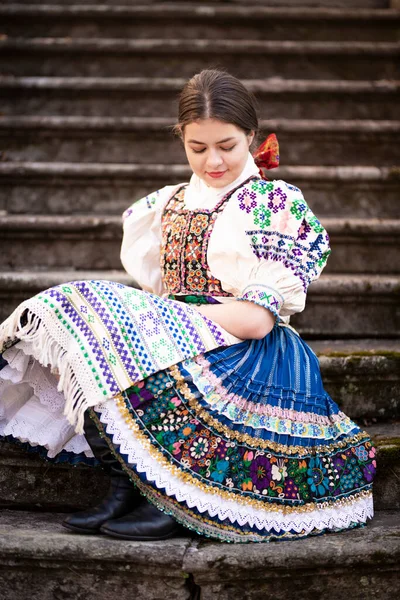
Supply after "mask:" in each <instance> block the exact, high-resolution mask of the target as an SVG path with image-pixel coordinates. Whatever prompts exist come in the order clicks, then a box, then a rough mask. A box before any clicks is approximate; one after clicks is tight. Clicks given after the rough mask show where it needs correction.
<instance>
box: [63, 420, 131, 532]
mask: <svg viewBox="0 0 400 600" xmlns="http://www.w3.org/2000/svg"><path fill="white" fill-rule="evenodd" d="M84 431H85V438H86V440H87V442H88V444H89V446H90V447H91V449H92V451H93V454H94V456H95V457H96V458H97V459H98V460H99V461H100V463H101V465H102V467H103V468H104V470H105V471H106V472H107V473H109V474H110V476H111V485H110V491H109V492H108V494H107V496H106V497H105V498H104V500H103V501H102V502H101V503H100V504H98V505H97V506H95V507H93V508H90V509H88V510H84V511H81V512H79V513H75V514H73V515H69V516H68V517H67V518H66V519H65V520H64V521H63V523H62V524H63V525H64V527H66V528H67V529H71V530H72V531H75V532H77V533H98V532H99V531H100V527H101V525H102V524H103V523H105V522H106V521H107V520H109V519H117V518H118V517H122V516H123V515H126V514H128V513H129V512H130V511H132V509H134V508H135V507H137V506H139V505H140V503H141V502H142V501H143V498H142V497H141V495H140V494H139V492H138V491H137V489H136V487H135V486H134V485H133V483H132V482H131V481H130V479H129V477H128V475H127V474H126V473H125V472H124V471H123V469H122V467H121V465H120V463H119V461H118V460H117V459H116V458H115V456H114V455H113V453H112V452H111V450H110V448H109V446H108V444H107V442H106V440H105V439H104V438H102V437H101V436H100V434H99V431H98V429H97V427H96V425H95V423H94V421H93V420H92V419H91V417H90V413H89V411H86V412H85V422H84Z"/></svg>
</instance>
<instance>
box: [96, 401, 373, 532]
mask: <svg viewBox="0 0 400 600" xmlns="http://www.w3.org/2000/svg"><path fill="white" fill-rule="evenodd" d="M95 410H96V411H97V414H98V415H99V418H100V420H101V422H102V423H103V424H104V425H105V428H106V431H107V433H108V434H109V435H110V436H112V439H113V442H114V444H116V445H118V446H119V447H120V453H121V454H123V455H125V456H127V459H128V462H129V463H130V464H132V465H134V467H135V469H136V471H137V472H138V473H143V474H145V476H146V479H147V481H148V482H151V483H152V484H154V485H155V486H156V487H157V489H159V490H161V491H162V492H163V493H164V494H166V495H167V496H170V497H173V498H175V499H176V500H177V501H178V502H181V503H185V504H186V505H187V506H188V508H195V509H197V510H198V511H199V512H200V513H202V514H203V513H208V515H209V516H210V517H211V518H213V517H217V518H218V519H220V520H225V519H228V520H229V521H230V522H231V523H236V524H237V525H239V526H243V525H249V526H251V527H256V528H257V529H258V530H260V531H262V530H264V531H267V532H270V531H272V530H275V531H296V532H298V533H301V532H303V533H305V534H308V533H311V532H313V531H315V530H318V531H323V530H325V529H331V530H335V529H346V528H349V527H351V526H354V524H361V523H365V522H366V521H367V519H370V518H372V516H373V502H372V494H368V495H367V496H365V497H359V498H357V499H353V500H352V501H338V502H337V503H336V504H335V505H333V506H332V505H323V504H319V505H316V506H315V509H313V510H310V511H304V512H303V511H301V508H300V510H299V511H298V512H296V511H287V509H286V510H285V507H282V508H281V509H280V508H279V507H278V506H277V505H273V506H272V507H271V508H269V506H268V505H267V504H266V505H265V508H264V507H263V508H262V509H256V508H254V507H253V506H250V505H246V504H241V503H239V502H237V501H235V500H227V499H225V498H223V497H222V496H221V495H219V494H218V492H217V491H216V489H215V488H213V489H212V492H211V488H210V492H206V491H204V488H203V489H200V487H198V486H196V485H195V484H193V483H189V482H187V481H184V480H183V479H182V478H179V477H177V476H176V475H174V474H173V473H172V472H171V470H169V469H168V468H166V467H165V465H162V464H161V463H160V462H158V461H157V459H156V458H154V456H151V455H150V453H149V451H148V450H147V449H146V447H145V446H144V444H143V443H142V442H141V441H140V440H139V438H138V437H136V436H135V435H134V432H133V431H132V430H131V429H130V428H129V425H128V424H127V423H126V422H125V420H124V418H123V416H122V415H121V413H120V412H119V409H118V406H117V404H116V403H115V402H114V401H111V400H109V401H107V402H105V403H103V404H101V405H98V406H97V407H95Z"/></svg>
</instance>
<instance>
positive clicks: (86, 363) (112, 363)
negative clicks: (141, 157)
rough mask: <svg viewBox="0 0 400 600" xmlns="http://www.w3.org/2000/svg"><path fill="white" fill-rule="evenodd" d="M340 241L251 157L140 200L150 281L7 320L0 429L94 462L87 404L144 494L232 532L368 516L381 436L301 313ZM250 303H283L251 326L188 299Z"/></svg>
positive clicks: (99, 285) (278, 530)
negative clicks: (363, 422)
mask: <svg viewBox="0 0 400 600" xmlns="http://www.w3.org/2000/svg"><path fill="white" fill-rule="evenodd" d="M328 255H329V242H328V235H327V233H326V232H325V230H324V228H323V227H322V225H321V223H320V222H319V221H318V220H317V218H316V217H315V216H314V215H313V213H312V212H311V210H310V209H309V207H308V206H307V203H306V202H305V200H304V198H303V196H302V193H301V191H300V190H299V189H298V188H297V187H294V186H292V185H289V184H287V183H285V182H284V181H281V180H275V181H266V180H264V179H262V178H261V176H260V173H259V170H258V167H257V166H256V165H255V163H254V160H253V158H252V157H251V155H249V157H248V161H247V164H246V166H245V168H244V170H243V172H242V174H241V175H240V177H239V178H238V179H237V180H236V181H234V182H233V183H231V184H230V185H228V186H226V187H225V188H223V189H215V188H209V187H207V186H206V185H205V183H204V182H203V181H202V180H201V179H199V178H198V177H197V176H195V175H193V176H192V178H191V180H190V183H189V184H179V185H176V186H167V187H164V188H163V189H161V190H159V191H157V192H155V193H154V194H150V195H149V196H147V197H146V198H143V199H142V200H140V201H138V202H135V204H133V205H132V207H131V208H129V209H128V210H127V211H126V212H125V214H124V239H123V244H122V253H121V257H122V262H123V265H124V267H125V268H126V270H127V271H128V273H130V274H131V275H132V276H133V278H134V279H135V280H136V282H137V283H138V284H139V285H140V287H141V288H142V290H139V289H135V288H131V287H127V286H125V285H122V284H120V283H113V282H107V281H75V282H71V283H68V284H66V285H59V286H56V287H53V288H50V289H49V290H46V291H44V292H42V293H40V294H38V295H37V296H35V297H33V298H31V299H30V300H27V301H26V302H23V303H22V304H21V305H20V306H19V307H18V308H17V309H16V310H15V311H14V313H13V314H12V315H11V316H10V317H9V318H8V319H7V320H6V321H5V322H4V323H3V324H2V325H1V326H0V348H3V359H4V361H3V368H2V369H1V370H0V434H1V435H3V436H5V437H6V439H14V440H19V441H21V442H27V443H28V444H29V445H30V446H33V447H36V448H44V449H46V453H47V457H48V458H50V459H51V458H54V459H56V460H57V459H60V458H61V459H68V460H71V461H77V460H82V459H84V460H86V461H87V462H90V460H91V456H92V455H91V452H90V448H89V447H88V445H87V443H86V440H85V437H84V436H83V435H82V431H83V429H82V424H83V413H84V411H85V410H86V409H87V408H89V407H92V408H93V409H94V411H95V412H94V414H95V421H96V424H97V425H98V427H99V429H100V430H101V431H102V432H103V433H104V435H105V436H106V439H107V440H108V441H109V443H110V447H111V448H112V449H113V452H114V453H115V456H117V457H118V459H119V460H120V461H121V463H122V464H123V466H124V469H125V470H126V472H127V473H129V475H130V477H131V479H132V480H133V481H134V482H135V483H136V485H137V486H138V488H139V489H140V491H141V492H142V494H143V495H145V496H146V497H147V499H148V500H149V501H150V502H151V503H153V504H155V505H156V506H157V507H158V508H159V509H161V510H162V511H165V512H166V513H167V514H169V515H171V516H172V517H174V519H176V520H177V521H178V522H179V523H181V524H183V525H184V526H186V527H187V528H189V529H192V530H195V531H197V532H198V533H201V534H205V535H207V536H210V537H213V538H218V539H221V540H224V541H232V542H265V541H269V540H272V539H279V540H281V539H290V538H297V537H303V536H307V535H311V534H320V533H323V532H326V531H339V530H343V529H348V528H352V527H355V526H358V525H361V524H364V523H365V522H366V521H367V519H368V518H372V516H373V504H372V479H373V476H374V472H375V466H376V463H375V449H374V448H373V446H372V444H371V440H370V438H369V437H368V435H367V434H366V433H365V432H363V431H361V430H360V428H359V427H358V426H357V425H356V424H355V423H354V422H352V421H351V420H350V419H349V418H348V417H347V416H346V415H345V414H344V413H343V412H342V411H341V410H340V409H339V407H338V406H337V405H336V404H335V403H334V402H333V400H332V399H331V398H330V397H329V396H328V394H327V393H326V392H325V391H324V388H323V385H322V382H321V377H320V371H319V364H318V360H317V358H316V356H315V355H314V353H313V352H312V350H311V349H310V348H309V347H308V346H307V344H306V343H305V342H304V341H303V340H302V339H301V338H300V337H299V335H298V334H297V333H296V331H295V330H294V329H293V328H291V327H290V325H289V317H290V315H292V314H293V313H296V312H300V311H302V310H303V308H304V305H305V299H306V292H307V288H308V285H309V283H310V282H311V281H313V280H315V279H316V278H317V277H318V276H319V275H320V272H321V270H322V268H323V267H324V265H325V263H326V259H327V257H328ZM160 259H161V260H160ZM243 300H246V301H248V302H254V303H256V304H259V305H261V306H263V307H265V308H267V309H268V310H270V311H271V312H272V313H273V314H274V315H275V316H276V324H275V326H274V328H273V330H272V331H271V333H269V334H268V335H267V336H266V337H265V338H264V339H261V340H240V339H238V338H236V337H235V336H233V335H231V334H229V333H228V332H226V331H225V330H224V329H223V328H222V327H220V326H219V325H218V324H216V323H214V322H212V321H210V320H209V319H208V318H206V317H204V316H203V315H202V314H201V313H199V312H198V311H197V310H196V309H195V308H194V307H193V303H228V302H237V301H243ZM56 375H59V379H58V378H57V377H56Z"/></svg>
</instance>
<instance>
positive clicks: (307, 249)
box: [121, 154, 330, 324]
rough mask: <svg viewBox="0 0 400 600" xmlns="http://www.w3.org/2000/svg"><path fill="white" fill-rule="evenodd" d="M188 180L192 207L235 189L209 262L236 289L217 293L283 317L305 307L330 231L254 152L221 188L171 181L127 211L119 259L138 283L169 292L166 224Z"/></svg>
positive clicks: (207, 205) (187, 203)
mask: <svg viewBox="0 0 400 600" xmlns="http://www.w3.org/2000/svg"><path fill="white" fill-rule="evenodd" d="M182 185H186V187H185V191H184V208H185V210H187V211H196V210H198V209H208V210H212V209H213V208H214V207H215V206H216V205H217V204H218V203H220V202H221V200H222V199H223V198H224V197H225V196H226V195H227V194H231V195H230V197H229V200H228V201H227V202H226V204H225V205H224V208H223V210H222V211H220V212H218V213H217V215H216V219H215V223H214V225H213V229H212V231H211V234H210V238H209V240H208V246H207V264H208V267H209V269H210V271H211V273H212V275H213V276H214V277H215V278H216V279H218V280H219V281H220V282H221V284H222V289H223V291H224V292H226V293H228V294H231V296H218V297H217V299H218V300H219V301H220V302H232V301H233V300H247V301H251V302H255V303H256V304H260V305H261V306H264V307H265V308H267V309H268V310H270V311H271V312H272V313H273V314H274V315H276V316H277V318H278V320H279V321H281V322H282V324H283V323H288V321H289V316H290V315H292V314H294V313H296V312H301V311H302V310H303V309H304V306H305V300H306V293H307V288H308V285H309V284H310V282H311V281H313V280H315V279H317V278H318V277H319V275H320V273H321V271H322V269H323V268H324V266H325V264H326V261H327V258H328V256H329V254H330V250H329V237H328V234H327V233H326V231H325V229H324V228H323V226H322V225H321V223H320V222H319V221H318V219H317V218H316V217H315V216H314V214H313V213H312V212H311V210H310V208H309V207H308V205H307V203H306V201H305V200H304V197H303V195H302V193H301V191H300V190H299V189H298V188H297V187H295V186H293V185H289V184H288V183H286V182H284V181H282V180H274V181H265V180H264V179H261V177H260V174H259V170H258V167H257V166H256V164H255V163H254V160H253V158H252V156H251V155H250V154H249V157H248V160H247V163H246V166H245V168H244V170H243V171H242V173H241V175H240V176H239V177H238V179H236V180H235V181H234V182H232V183H231V184H230V185H228V186H226V187H224V188H222V189H215V188H211V187H208V186H206V184H205V183H204V181H203V180H201V179H199V178H198V177H197V176H196V175H193V176H192V178H191V180H190V182H189V184H179V185H169V186H166V187H164V188H162V189H161V190H158V191H156V192H154V193H153V194H150V195H148V196H146V197H145V198H142V199H141V200H139V201H137V202H135V203H134V204H133V205H132V206H131V207H130V208H128V209H127V210H126V211H125V213H124V215H123V218H124V236H123V241H122V248H121V261H122V264H123V266H124V268H125V269H126V271H127V272H128V273H129V274H130V275H131V276H132V277H133V278H134V280H135V281H136V282H137V284H138V285H139V286H140V287H142V288H143V289H144V290H147V291H149V292H153V293H155V294H157V295H160V296H161V295H165V296H167V295H168V294H169V293H170V290H168V286H167V284H166V281H165V278H163V272H162V268H161V264H160V257H161V254H162V252H163V248H162V243H163V242H162V227H161V225H162V218H163V211H164V208H165V207H166V205H167V204H168V201H169V200H170V199H171V197H172V196H174V194H176V192H177V191H178V189H179V188H181V187H182ZM232 190H234V191H233V193H232ZM208 295H209V294H208Z"/></svg>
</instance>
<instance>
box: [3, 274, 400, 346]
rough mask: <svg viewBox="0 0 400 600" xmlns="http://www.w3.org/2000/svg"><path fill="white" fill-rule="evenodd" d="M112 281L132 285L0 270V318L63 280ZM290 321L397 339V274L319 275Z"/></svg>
mask: <svg viewBox="0 0 400 600" xmlns="http://www.w3.org/2000/svg"><path fill="white" fill-rule="evenodd" d="M84 279H101V280H108V279H111V280H116V281H120V282H121V283H125V284H126V285H132V279H131V278H130V277H129V275H127V274H126V273H125V272H124V271H65V270H64V271H63V270H59V271H44V272H41V271H37V272H35V271H23V272H18V271H15V272H10V271H8V272H7V271H2V272H0V321H1V320H3V319H5V318H6V317H7V316H8V315H9V314H10V313H11V312H12V310H13V309H14V308H15V307H16V306H17V305H18V304H19V303H20V302H22V301H23V300H25V299H26V298H29V297H30V296H33V295H34V294H36V293H38V292H40V291H41V290H44V289H46V288H49V287H51V286H54V285H57V284H59V283H62V282H64V283H65V282H67V281H73V280H84ZM292 324H293V326H294V327H296V329H298V331H299V332H300V333H301V334H302V335H304V336H305V337H306V338H314V339H315V338H319V339H320V338H322V339H324V338H332V339H338V338H339V339H342V338H365V337H376V338H398V337H399V336H400V277H399V276H396V275H322V277H321V278H320V279H319V280H318V281H316V282H315V283H313V284H312V285H311V287H310V290H309V294H308V300H307V308H306V310H305V312H304V313H300V314H297V315H294V317H293V323H292Z"/></svg>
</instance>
